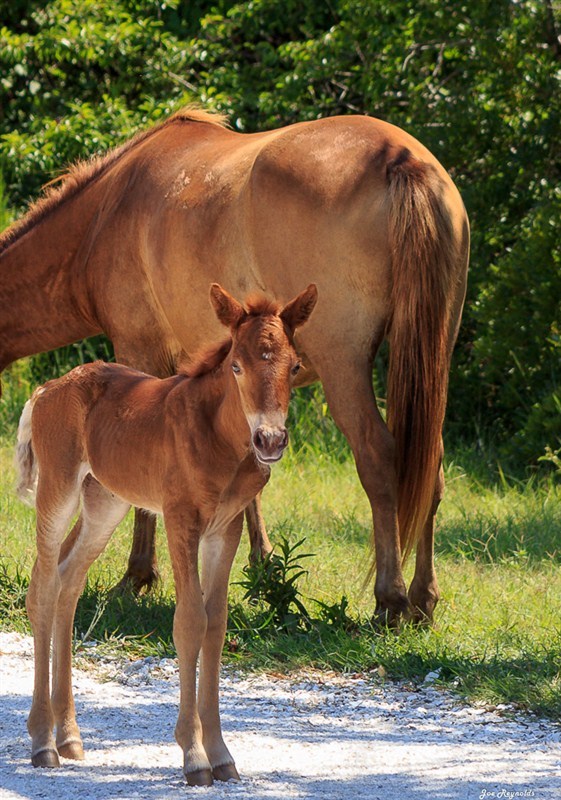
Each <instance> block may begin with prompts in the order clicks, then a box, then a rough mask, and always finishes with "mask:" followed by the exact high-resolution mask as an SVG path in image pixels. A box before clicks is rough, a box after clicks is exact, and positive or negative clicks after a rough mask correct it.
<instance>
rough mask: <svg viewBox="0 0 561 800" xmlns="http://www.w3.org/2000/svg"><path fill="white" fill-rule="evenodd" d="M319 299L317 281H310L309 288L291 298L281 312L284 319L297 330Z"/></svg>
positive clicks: (292, 328) (291, 328) (305, 320)
mask: <svg viewBox="0 0 561 800" xmlns="http://www.w3.org/2000/svg"><path fill="white" fill-rule="evenodd" d="M317 299H318V288H317V286H316V285H315V283H310V285H309V286H308V288H307V289H304V291H303V292H302V293H301V294H299V295H298V297H295V298H294V300H291V301H290V303H287V305H286V306H285V307H284V308H283V310H282V311H281V313H280V318H281V319H282V321H283V322H284V323H285V324H286V325H287V326H288V327H289V328H290V330H291V331H295V330H296V328H299V327H300V326H301V325H303V324H304V323H305V322H307V320H308V317H309V316H310V314H311V313H312V311H313V310H314V308H315V305H316V303H317Z"/></svg>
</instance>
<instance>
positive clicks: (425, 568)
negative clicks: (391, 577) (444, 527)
mask: <svg viewBox="0 0 561 800" xmlns="http://www.w3.org/2000/svg"><path fill="white" fill-rule="evenodd" d="M443 494H444V471H443V469H442V466H441V467H440V469H439V471H438V478H437V482H436V489H435V493H434V500H433V505H432V509H431V513H430V516H429V518H428V520H427V522H426V525H425V527H424V530H423V533H422V535H421V538H420V539H419V542H418V544H417V557H416V561H415V574H414V576H413V580H412V581H411V586H410V587H409V601H410V603H411V607H412V612H413V620H414V621H415V622H420V623H430V622H431V621H432V617H433V613H434V609H435V607H436V604H437V603H438V601H439V599H440V590H439V588H438V581H437V579H436V572H435V569H434V520H435V516H436V512H437V510H438V506H439V505H440V501H441V500H442V496H443Z"/></svg>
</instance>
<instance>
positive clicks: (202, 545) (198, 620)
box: [17, 284, 317, 786]
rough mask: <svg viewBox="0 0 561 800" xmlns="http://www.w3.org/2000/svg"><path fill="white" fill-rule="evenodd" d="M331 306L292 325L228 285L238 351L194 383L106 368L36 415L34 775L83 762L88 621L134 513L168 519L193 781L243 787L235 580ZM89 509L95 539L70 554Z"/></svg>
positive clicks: (88, 537)
mask: <svg viewBox="0 0 561 800" xmlns="http://www.w3.org/2000/svg"><path fill="white" fill-rule="evenodd" d="M316 298H317V290H316V287H315V286H314V285H311V286H309V287H308V289H307V290H306V291H304V292H303V293H302V294H300V295H299V296H298V297H296V298H295V299H294V300H293V301H292V302H290V303H289V304H288V305H287V306H285V308H284V309H283V310H282V311H280V310H279V308H278V307H276V306H274V305H273V304H271V303H270V302H268V301H263V300H262V301H261V302H258V303H253V304H250V305H249V306H248V309H247V310H246V309H244V308H243V306H241V305H240V304H239V303H238V302H237V301H236V300H234V299H233V298H232V297H231V296H230V295H229V294H227V292H225V291H224V290H223V289H222V288H221V287H220V286H218V284H214V285H213V286H212V289H211V299H212V303H213V305H214V309H215V311H216V315H217V317H218V319H219V320H220V321H221V322H222V323H223V324H224V325H227V326H228V327H229V328H230V329H231V337H232V338H231V339H230V340H228V341H227V342H226V343H225V344H222V345H221V346H220V347H218V348H217V349H216V350H214V351H213V352H212V353H211V354H210V355H209V356H207V358H205V359H204V360H203V361H202V362H201V364H200V365H199V366H198V368H196V369H195V370H194V371H192V373H191V377H187V376H185V375H178V376H176V377H172V378H167V379H164V380H161V379H159V378H152V377H149V376H148V375H145V374H144V373H141V372H137V371H135V370H132V369H130V368H128V367H124V366H121V365H115V364H103V363H101V362H96V363H94V364H89V365H86V366H83V367H77V368H76V369H74V370H73V371H72V372H70V373H69V374H68V375H66V376H65V377H63V378H60V379H58V380H54V381H50V382H49V383H47V384H45V386H43V387H41V388H39V389H38V390H37V391H36V392H35V394H34V395H33V397H32V399H31V400H30V401H29V402H28V403H27V405H26V407H25V409H24V411H23V414H22V418H21V421H20V428H19V435H18V450H17V453H18V464H19V466H20V494H22V495H24V496H25V495H26V494H28V493H29V491H31V490H32V487H33V486H34V484H35V481H37V495H36V507H37V560H36V562H35V566H34V568H33V576H32V579H31V583H30V586H29V593H28V595H27V609H28V614H29V619H30V621H31V624H32V628H33V635H34V642H35V687H34V692H33V705H32V707H31V713H30V715H29V721H28V728H29V732H30V734H31V737H32V762H33V764H34V765H35V766H39V767H50V766H58V765H59V754H60V755H62V756H65V757H67V758H77V759H80V758H83V747H82V740H81V737H80V730H79V728H78V725H77V723H76V715H75V709H74V701H73V698H72V683H71V658H72V651H71V644H72V629H73V620H74V612H75V608H76V603H77V601H78V597H79V595H80V593H81V591H82V589H83V585H84V581H85V577H86V573H87V570H88V568H89V566H90V564H91V563H92V562H93V561H94V559H95V558H97V556H98V555H99V554H100V553H101V551H102V550H103V548H104V547H105V545H106V543H107V541H108V539H109V537H110V536H111V534H112V533H113V531H114V529H115V527H116V526H117V525H118V523H119V522H120V521H121V519H122V518H123V516H124V515H125V514H126V512H127V511H128V509H129V507H130V505H131V504H134V505H137V506H140V507H142V508H145V509H150V511H152V512H157V513H163V516H164V522H165V527H166V531H167V537H168V543H169V549H170V555H171V562H172V565H173V574H174V578H175V588H176V595H177V606H176V611H175V617H174V624H173V633H174V641H175V645H176V647H177V654H178V657H179V673H180V682H181V700H180V710H179V718H178V722H177V727H176V738H177V741H178V743H179V745H180V746H181V747H182V749H183V753H184V772H185V775H186V778H187V781H188V783H189V784H191V785H205V786H206V785H209V784H211V783H212V782H213V777H214V778H216V779H219V780H230V779H232V778H238V773H237V771H236V767H235V766H234V761H233V759H232V756H231V755H230V753H229V751H228V749H227V748H226V745H225V744H224V741H223V739H222V734H221V729H220V717H219V709H218V676H219V665H220V654H221V652H222V646H223V644H224V634H225V631H226V617H227V607H226V606H227V603H226V598H227V591H228V577H229V574H230V567H231V565H232V560H233V558H234V555H235V552H236V550H237V547H238V543H239V539H240V534H241V530H242V522H243V511H244V509H245V507H246V506H247V504H248V503H249V502H250V501H251V500H252V499H253V498H254V497H255V495H256V494H257V493H258V492H259V491H260V490H261V489H262V488H263V486H264V485H265V483H266V482H267V480H268V477H269V473H270V465H271V464H272V463H274V462H276V461H278V460H279V459H280V458H281V456H282V454H283V452H284V449H285V447H286V444H287V441H288V437H287V432H286V428H285V421H286V415H287V412H288V403H289V398H290V389H291V387H292V384H293V381H294V378H295V376H296V373H297V372H298V369H299V366H300V365H299V359H298V357H297V355H296V351H295V350H294V346H293V335H294V331H295V329H296V328H297V327H299V326H300V325H303V324H304V323H305V322H306V320H307V319H308V317H309V315H310V313H311V312H312V310H313V308H314V306H315V303H316ZM147 464H149V465H150V469H147V468H146V465H147ZM94 475H95V478H94ZM80 495H81V498H82V515H81V527H80V530H79V532H78V533H77V534H76V529H75V530H74V531H73V534H72V535H71V536H69V537H68V538H67V540H66V542H65V543H64V545H63V536H64V533H65V532H66V530H67V527H68V524H69V522H70V519H71V517H72V516H73V514H74V511H75V509H76V506H77V504H78V501H79V498H80ZM199 550H200V551H201V558H202V568H201V576H202V577H201V581H200V582H199V572H198V554H199ZM53 633H54V636H53ZM51 638H53V639H54V651H53V693H52V699H51V698H50V696H49V661H50V645H51ZM199 651H200V654H201V668H200V676H199V691H198V697H197V688H196V666H197V659H198V656H199ZM53 726H56V740H55V738H54V736H53Z"/></svg>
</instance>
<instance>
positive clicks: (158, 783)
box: [0, 633, 561, 800]
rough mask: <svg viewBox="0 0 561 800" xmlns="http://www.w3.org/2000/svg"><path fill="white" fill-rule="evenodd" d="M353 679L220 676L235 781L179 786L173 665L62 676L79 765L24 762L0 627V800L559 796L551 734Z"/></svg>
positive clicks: (22, 677)
mask: <svg viewBox="0 0 561 800" xmlns="http://www.w3.org/2000/svg"><path fill="white" fill-rule="evenodd" d="M433 677H434V676H429V678H428V680H427V681H426V682H425V683H424V684H423V685H422V686H421V687H416V688H415V687H411V686H406V685H396V684H393V683H388V682H386V683H384V684H380V683H373V682H372V681H367V680H364V679H363V678H361V677H354V678H353V677H344V678H343V677H338V676H336V675H331V674H330V675H327V676H325V675H320V674H301V675H299V676H298V677H297V678H292V679H288V678H284V677H280V676H261V675H259V676H249V677H248V676H240V675H237V674H235V673H233V672H228V671H226V672H225V675H224V677H223V680H222V721H223V727H224V730H225V738H226V740H227V742H228V744H229V746H230V749H231V750H232V752H233V754H234V756H235V757H236V761H237V766H238V769H239V771H240V774H241V775H242V781H241V783H238V784H215V785H214V786H213V787H210V788H202V789H199V788H197V789H189V788H188V787H186V785H185V783H184V781H183V778H182V773H181V752H180V750H179V748H178V746H177V745H176V744H175V742H174V738H173V728H174V724H175V718H176V714H177V701H178V677H177V667H176V664H175V662H174V661H172V660H170V659H163V660H161V661H156V660H151V659H145V660H141V661H137V662H132V663H130V664H127V665H126V666H125V667H124V668H123V665H122V664H121V665H117V664H115V663H113V664H104V665H101V666H99V667H97V668H96V669H93V670H88V671H87V672H84V671H81V670H76V672H75V681H74V684H75V695H76V705H77V710H78V721H79V723H80V725H81V728H82V735H83V738H84V743H85V746H86V760H85V761H84V762H81V763H76V762H71V761H66V762H64V764H63V766H62V767H61V768H60V769H55V770H35V769H33V767H31V766H30V764H29V761H28V759H29V749H30V748H29V739H28V736H27V731H26V728H25V722H26V718H27V714H28V711H29V706H30V702H31V690H32V679H33V664H32V641H31V639H30V638H29V637H23V636H20V635H18V634H13V633H0V697H1V703H2V712H1V715H0V798H2V799H3V800H4V798H6V799H7V800H8V798H9V800H16V799H17V800H35V798H56V799H57V800H82V799H83V800H110V798H126V799H128V798H131V800H132V798H142V800H179V798H181V799H182V800H185V798H186V796H187V797H188V796H189V795H191V796H193V797H195V796H196V797H200V798H205V800H215V798H229V800H241V799H242V798H243V800H277V799H278V800H281V798H282V800H285V799H286V798H298V800H300V799H301V800H382V798H384V800H394V798H395V800H429V798H430V800H448V798H449V799H450V800H474V799H475V798H517V797H532V798H537V800H544V799H545V798H559V797H561V728H560V727H559V726H557V725H555V724H554V723H551V722H547V721H544V720H540V719H537V718H535V717H529V716H525V715H521V714H519V713H515V712H513V711H512V709H508V708H507V707H504V706H503V707H498V708H495V709H488V708H487V709H485V708H478V707H473V706H467V705H465V704H462V703H460V702H459V701H458V700H457V699H456V698H454V697H452V696H451V695H449V694H448V693H446V692H445V691H443V690H441V689H439V688H438V687H437V686H435V685H434V683H433V682H431V680H432V678H433Z"/></svg>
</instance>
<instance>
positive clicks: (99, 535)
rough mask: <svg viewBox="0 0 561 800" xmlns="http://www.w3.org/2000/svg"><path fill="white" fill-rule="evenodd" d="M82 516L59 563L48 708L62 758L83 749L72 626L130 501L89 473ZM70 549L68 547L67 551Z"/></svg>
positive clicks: (76, 755) (75, 756)
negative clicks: (74, 679) (90, 572)
mask: <svg viewBox="0 0 561 800" xmlns="http://www.w3.org/2000/svg"><path fill="white" fill-rule="evenodd" d="M82 497H83V508H82V515H81V517H80V519H79V520H78V522H77V523H76V526H75V528H74V530H73V531H72V533H71V534H70V536H69V537H68V540H69V541H70V543H71V547H70V549H68V548H69V545H67V543H66V542H65V543H64V545H63V549H62V552H61V560H60V563H59V576H60V581H61V590H60V595H59V602H58V608H57V614H56V619H55V635H54V647H53V693H52V700H51V702H52V707H53V712H54V716H55V723H56V746H57V750H58V753H59V755H61V756H63V757H64V758H73V759H82V758H83V757H84V750H83V746H82V739H81V737H80V729H79V727H78V725H77V723H76V710H75V707H74V697H73V695H72V630H73V622H74V614H75V612H76V605H77V603H78V599H79V597H80V595H81V593H82V590H83V588H84V583H85V581H86V575H87V572H88V569H89V567H90V566H91V564H92V563H93V562H94V561H95V559H96V558H97V557H98V556H99V555H100V554H101V553H102V552H103V550H104V548H105V546H106V544H107V542H108V541H109V538H110V537H111V534H112V533H113V531H114V530H115V528H116V527H117V525H118V524H119V523H120V522H121V520H122V519H123V517H124V516H125V514H126V513H127V511H128V510H129V508H130V506H129V504H128V503H126V502H124V501H123V500H120V499H119V498H118V497H115V496H114V495H112V494H111V493H110V492H109V491H107V489H104V488H103V486H101V484H99V483H98V482H97V481H96V480H95V478H93V477H92V476H91V475H88V476H87V477H86V479H85V481H84V484H83V487H82ZM67 551H68V552H67Z"/></svg>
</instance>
